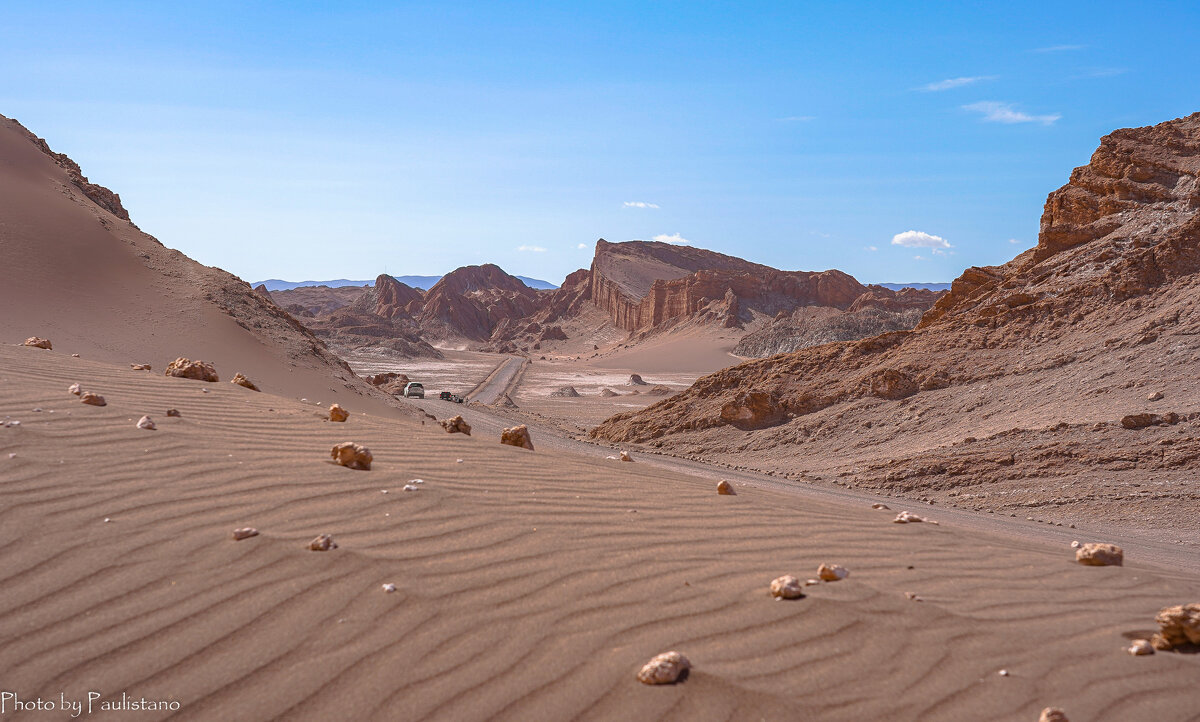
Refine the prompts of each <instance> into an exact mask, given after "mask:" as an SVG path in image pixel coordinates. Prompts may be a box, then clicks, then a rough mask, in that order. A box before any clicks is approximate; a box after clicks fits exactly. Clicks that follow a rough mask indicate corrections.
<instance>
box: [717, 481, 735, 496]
mask: <svg viewBox="0 0 1200 722" xmlns="http://www.w3.org/2000/svg"><path fill="white" fill-rule="evenodd" d="M717 493H718V494H720V495H721V496H737V492H736V491H734V490H733V484H730V483H729V482H728V481H726V480H725V479H721V480H720V481H718V482H717Z"/></svg>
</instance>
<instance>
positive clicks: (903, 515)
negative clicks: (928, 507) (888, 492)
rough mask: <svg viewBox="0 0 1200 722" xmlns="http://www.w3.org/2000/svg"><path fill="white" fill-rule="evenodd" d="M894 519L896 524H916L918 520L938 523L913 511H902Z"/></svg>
mask: <svg viewBox="0 0 1200 722" xmlns="http://www.w3.org/2000/svg"><path fill="white" fill-rule="evenodd" d="M892 521H893V522H894V523H896V524H915V523H917V522H925V523H926V524H937V522H936V521H930V520H929V519H926V518H925V517H923V516H918V515H917V514H914V513H912V512H911V511H902V512H900V513H899V514H897V515H896V518H895V519H892Z"/></svg>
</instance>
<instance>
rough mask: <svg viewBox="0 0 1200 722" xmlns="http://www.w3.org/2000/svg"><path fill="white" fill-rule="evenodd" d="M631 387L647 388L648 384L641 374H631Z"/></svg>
mask: <svg viewBox="0 0 1200 722" xmlns="http://www.w3.org/2000/svg"><path fill="white" fill-rule="evenodd" d="M629 385H630V386H645V385H646V382H645V381H643V380H642V377H641V375H640V374H629Z"/></svg>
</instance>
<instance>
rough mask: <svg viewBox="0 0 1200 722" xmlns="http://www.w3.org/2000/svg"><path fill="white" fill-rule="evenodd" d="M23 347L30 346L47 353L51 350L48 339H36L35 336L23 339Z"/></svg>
mask: <svg viewBox="0 0 1200 722" xmlns="http://www.w3.org/2000/svg"><path fill="white" fill-rule="evenodd" d="M25 345H26V346H32V347H34V348H44V349H46V350H47V351H50V350H52V349H51V345H50V339H48V338H38V337H37V336H30V337H29V338H27V339H25Z"/></svg>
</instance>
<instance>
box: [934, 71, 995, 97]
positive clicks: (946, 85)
mask: <svg viewBox="0 0 1200 722" xmlns="http://www.w3.org/2000/svg"><path fill="white" fill-rule="evenodd" d="M995 79H996V76H995V75H975V76H971V77H968V78H946V79H945V80H939V81H937V82H936V83H930V84H929V85H923V86H921V87H920V88H917V90H923V91H925V92H927V93H936V92H937V91H939V90H952V89H954V88H961V87H963V86H966V85H974V84H975V83H978V82H980V81H983V80H995Z"/></svg>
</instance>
